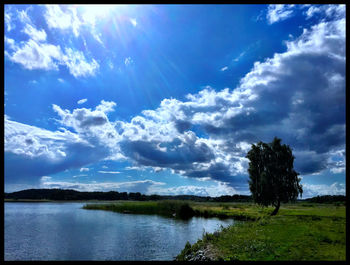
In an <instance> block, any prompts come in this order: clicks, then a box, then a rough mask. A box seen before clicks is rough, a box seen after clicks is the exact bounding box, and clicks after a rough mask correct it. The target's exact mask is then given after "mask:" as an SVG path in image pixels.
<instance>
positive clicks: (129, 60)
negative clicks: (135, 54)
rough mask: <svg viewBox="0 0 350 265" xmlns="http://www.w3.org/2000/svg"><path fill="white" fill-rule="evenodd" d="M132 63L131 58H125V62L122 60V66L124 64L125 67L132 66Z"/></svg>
mask: <svg viewBox="0 0 350 265" xmlns="http://www.w3.org/2000/svg"><path fill="white" fill-rule="evenodd" d="M133 62H134V61H133V60H132V59H131V57H127V58H125V60H124V64H125V65H126V66H128V65H130V64H132V63H133Z"/></svg>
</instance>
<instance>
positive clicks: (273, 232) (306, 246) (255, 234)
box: [186, 203, 346, 261]
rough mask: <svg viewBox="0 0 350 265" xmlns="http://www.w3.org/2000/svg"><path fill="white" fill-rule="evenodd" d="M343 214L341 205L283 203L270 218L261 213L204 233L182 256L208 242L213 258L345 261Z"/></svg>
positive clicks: (343, 208) (343, 210)
mask: <svg viewBox="0 0 350 265" xmlns="http://www.w3.org/2000/svg"><path fill="white" fill-rule="evenodd" d="M250 207H254V206H247V208H245V209H244V210H249V208H250ZM242 210H243V209H242ZM254 211H255V210H254ZM345 217H346V210H345V207H344V206H339V207H337V206H333V205H322V204H310V205H309V207H307V205H306V204H305V203H296V204H293V205H292V204H286V205H282V207H281V212H280V214H279V216H276V217H274V218H271V217H270V216H269V215H261V218H259V219H258V220H257V221H247V222H236V223H235V224H234V225H231V226H229V227H226V228H222V229H221V231H220V232H215V236H214V234H204V235H203V238H202V240H199V241H198V242H197V243H195V244H193V245H192V246H191V249H189V247H187V249H186V255H190V254H191V253H195V252H196V249H198V248H199V247H200V248H202V249H203V248H205V246H206V245H208V244H210V246H212V247H213V248H215V253H216V254H217V256H216V259H217V260H239V261H272V260H282V261H301V260H308V261H322V260H328V261H331V260H343V261H345V257H346V234H345V232H346V229H345V226H346V218H345Z"/></svg>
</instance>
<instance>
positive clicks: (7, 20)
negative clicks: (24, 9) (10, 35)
mask: <svg viewBox="0 0 350 265" xmlns="http://www.w3.org/2000/svg"><path fill="white" fill-rule="evenodd" d="M4 18H5V26H6V31H11V30H12V29H13V28H14V25H13V24H12V15H11V14H10V13H9V12H6V11H5V15H4Z"/></svg>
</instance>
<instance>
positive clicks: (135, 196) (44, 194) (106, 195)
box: [5, 189, 346, 203]
mask: <svg viewBox="0 0 350 265" xmlns="http://www.w3.org/2000/svg"><path fill="white" fill-rule="evenodd" d="M5 199H13V200H24V199H27V200H54V201H73V200H74V201H75V200H104V201H113V200H133V201H150V200H153V201H154V200H192V201H198V202H253V199H252V197H251V196H247V195H238V194H236V195H223V196H220V197H209V196H207V197H203V196H196V195H156V194H153V195H144V194H141V193H140V192H129V193H127V192H117V191H108V192H102V191H92V192H86V191H76V190H63V189H29V190H21V191H16V192H11V193H5ZM298 201H307V202H316V203H335V202H345V201H346V197H345V196H343V195H324V196H317V197H312V198H308V199H303V200H298Z"/></svg>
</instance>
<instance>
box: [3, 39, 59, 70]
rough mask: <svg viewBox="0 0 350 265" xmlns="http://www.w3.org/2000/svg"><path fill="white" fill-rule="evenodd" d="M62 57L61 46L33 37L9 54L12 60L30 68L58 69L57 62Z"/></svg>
mask: <svg viewBox="0 0 350 265" xmlns="http://www.w3.org/2000/svg"><path fill="white" fill-rule="evenodd" d="M61 57H62V52H61V49H60V46H55V45H51V44H46V43H38V42H36V41H34V40H32V39H30V40H29V41H28V42H26V43H25V44H24V45H23V46H22V47H20V48H18V49H16V51H15V52H14V53H13V54H12V55H9V58H10V60H11V61H13V62H15V63H19V64H21V65H22V66H23V67H24V68H26V69H29V70H33V69H44V70H58V66H57V62H58V61H59V60H60V59H61Z"/></svg>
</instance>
